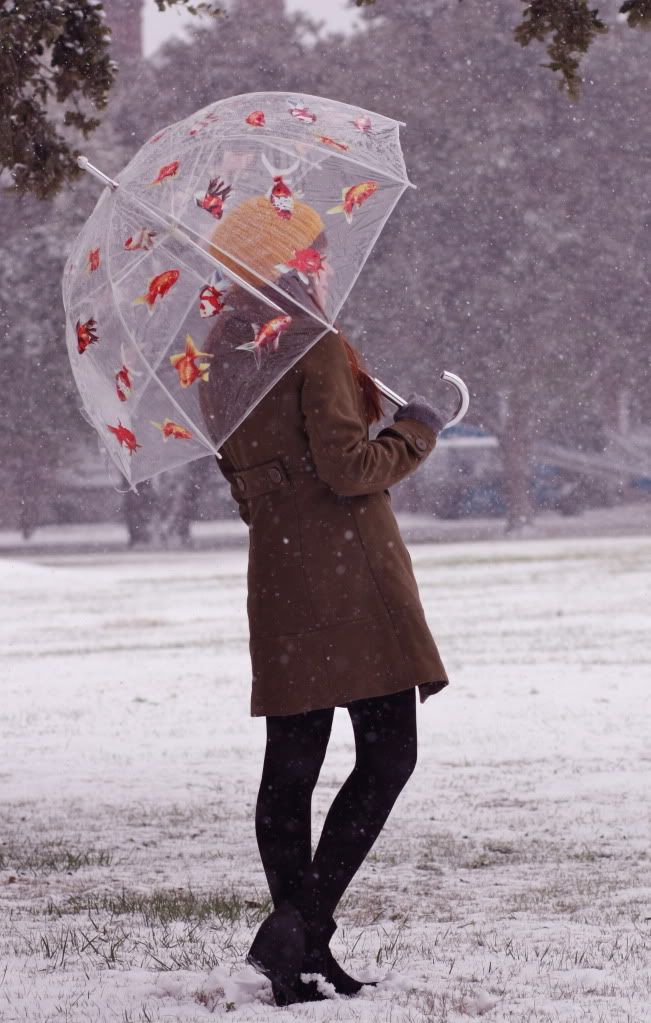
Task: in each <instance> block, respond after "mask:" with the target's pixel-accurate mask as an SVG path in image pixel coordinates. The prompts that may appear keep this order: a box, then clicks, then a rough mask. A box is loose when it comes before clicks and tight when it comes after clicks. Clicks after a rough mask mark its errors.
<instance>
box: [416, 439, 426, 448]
mask: <svg viewBox="0 0 651 1023" xmlns="http://www.w3.org/2000/svg"><path fill="white" fill-rule="evenodd" d="M416 447H417V448H419V449H420V450H421V451H424V450H425V448H426V447H427V441H426V440H424V439H423V438H422V437H416Z"/></svg>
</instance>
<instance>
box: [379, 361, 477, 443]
mask: <svg viewBox="0 0 651 1023" xmlns="http://www.w3.org/2000/svg"><path fill="white" fill-rule="evenodd" d="M441 380H447V381H448V383H450V384H452V385H453V386H454V387H456V389H457V391H458V392H459V406H458V408H457V411H456V412H455V413H454V416H453V418H452V419H451V420H450V422H449V423H446V424H445V427H444V429H446V430H447V429H448V427H449V426H456V424H457V423H460V422H461V420H462V419H463V417H464V416H465V414H466V412H467V411H468V406H469V405H470V394H469V392H468V388H467V387H466V385H465V383H464V381H463V380H462V379H461V377H460V376H457V374H456V373H449V372H448V370H443V372H442V373H441ZM373 381H374V383H375V384H376V385H377V387H378V389H379V390H380V391H381V392H382V394H383V395H384V396H385V398H388V399H389V401H392V402H393V404H394V405H397V406H398V408H401V407H402V406H403V405H406V404H407V402H406V401H405V399H404V398H401V397H400V395H399V394H397V393H396V392H395V391H392V390H391V388H390V387H387V385H386V384H383V383H382V381H381V380H378V378H377V377H373Z"/></svg>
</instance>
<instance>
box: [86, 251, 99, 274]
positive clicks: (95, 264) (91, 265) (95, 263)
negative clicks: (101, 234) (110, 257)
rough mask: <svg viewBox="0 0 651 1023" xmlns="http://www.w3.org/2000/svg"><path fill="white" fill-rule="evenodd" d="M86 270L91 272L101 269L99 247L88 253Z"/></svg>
mask: <svg viewBox="0 0 651 1023" xmlns="http://www.w3.org/2000/svg"><path fill="white" fill-rule="evenodd" d="M86 270H87V272H88V273H89V274H92V273H94V272H95V270H99V248H97V249H91V250H90V252H89V253H88V261H87V263H86Z"/></svg>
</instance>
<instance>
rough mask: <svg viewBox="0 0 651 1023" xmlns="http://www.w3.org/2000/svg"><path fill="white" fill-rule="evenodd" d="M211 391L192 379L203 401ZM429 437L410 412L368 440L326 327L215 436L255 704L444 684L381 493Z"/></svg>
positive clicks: (265, 709) (323, 702)
mask: <svg viewBox="0 0 651 1023" xmlns="http://www.w3.org/2000/svg"><path fill="white" fill-rule="evenodd" d="M212 393H213V392H211V390H210V386H209V385H208V384H206V385H202V388H201V401H202V407H203V409H204V414H206V413H207V412H209V410H210V404H211V400H213V399H212V398H211V394H212ZM215 400H218V396H217V398H215ZM435 443H436V434H435V433H434V431H433V430H431V429H430V428H429V427H428V426H426V425H425V424H423V423H420V422H418V421H416V420H414V419H407V418H405V419H401V420H400V421H399V422H398V423H394V424H392V425H391V426H388V427H386V428H385V429H383V430H381V431H380V433H379V434H378V436H377V437H376V438H375V439H374V440H370V439H369V431H368V425H367V423H366V419H365V416H364V413H363V402H362V392H361V390H360V388H359V387H358V385H357V383H356V381H355V379H354V377H353V374H352V371H351V369H350V366H349V362H348V358H347V355H346V351H345V348H344V345H343V342H342V340H341V338H340V336H339V335H337V334H335V333H332V332H329V333H327V334H326V335H324V336H323V337H322V338H321V339H320V340H319V341H317V342H316V344H314V345H313V346H312V348H310V349H309V350H308V351H307V352H306V354H305V355H303V356H302V357H301V358H300V359H299V360H298V361H297V362H296V363H295V364H294V365H293V367H292V368H291V369H290V370H289V371H288V372H287V373H286V374H285V375H284V376H283V377H282V378H281V380H279V381H278V382H277V383H276V384H275V385H274V387H273V388H272V389H271V390H270V391H269V392H268V393H267V394H266V395H265V397H264V398H263V399H262V400H261V401H260V402H259V404H258V405H257V406H256V407H255V408H254V409H253V411H252V412H251V413H250V414H249V415H248V416H247V418H246V419H245V420H244V421H243V422H242V423H241V424H240V426H238V427H237V429H236V430H235V431H234V432H233V433H232V434H231V436H230V437H229V438H228V440H227V441H226V442H225V443H224V444H223V446H222V447H221V448H220V453H221V455H222V456H223V457H222V459H221V460H218V459H216V462H217V465H218V466H219V468H220V470H221V472H222V473H223V474H224V476H225V477H226V479H227V480H228V482H229V483H230V485H231V493H232V495H233V497H234V498H235V500H236V501H237V502H238V505H239V512H240V515H241V517H242V519H243V520H244V522H245V523H246V524H247V525H248V526H249V563H248V599H247V611H248V619H249V629H250V644H249V649H250V654H251V664H252V671H253V680H252V693H251V715H252V716H254V717H255V716H260V715H267V714H269V715H287V714H297V713H299V712H301V711H306V710H313V709H316V708H323V707H334V706H343V705H345V704H346V703H348V702H350V701H352V700H358V699H362V698H364V697H370V696H380V695H384V694H387V693H393V692H397V691H399V690H402V689H408V688H411V687H412V686H415V685H418V687H419V690H420V702H421V703H424V702H425V700H426V699H427V698H428V696H431V695H432V694H433V693H437V692H439V691H440V690H441V689H443V688H444V687H445V686H446V685H447V684H448V678H447V675H446V672H445V669H444V667H443V664H442V662H441V658H440V657H439V653H438V650H437V648H436V644H435V642H434V639H433V637H432V634H431V632H430V630H429V628H428V625H427V622H426V620H425V615H424V612H423V607H422V604H421V601H420V597H419V593H418V586H417V584H416V580H415V578H414V573H413V568H412V562H411V558H410V556H409V552H408V551H407V548H406V547H405V544H404V542H403V540H402V537H401V536H400V532H399V530H398V525H397V522H396V519H395V516H394V514H393V510H392V508H391V496H390V493H389V487H391V486H392V485H393V484H395V483H397V482H398V481H399V480H401V479H403V478H404V477H405V476H408V475H409V474H410V473H412V472H414V470H416V469H417V468H418V466H419V465H420V463H421V462H422V461H423V459H425V458H426V457H427V456H428V455H429V454H430V452H431V451H432V449H433V448H434V445H435Z"/></svg>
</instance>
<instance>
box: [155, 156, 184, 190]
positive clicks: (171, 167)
mask: <svg viewBox="0 0 651 1023" xmlns="http://www.w3.org/2000/svg"><path fill="white" fill-rule="evenodd" d="M180 166H181V163H180V161H179V160H173V161H172V163H166V164H165V165H164V166H163V167H161V169H160V170H159V172H158V174H157V175H156V177H155V178H154V180H153V181H150V182H149V184H150V185H160V184H161V183H162V182H163V181H167V179H168V178H175V177H176V174H177V172H178V169H179V167H180Z"/></svg>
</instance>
